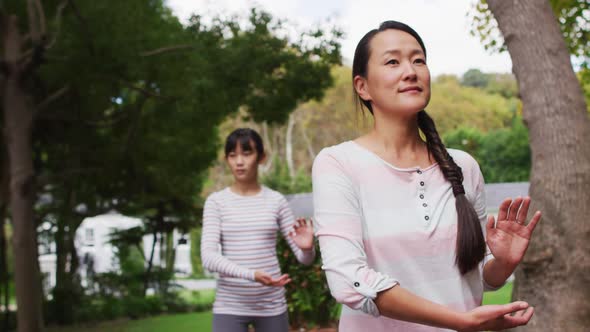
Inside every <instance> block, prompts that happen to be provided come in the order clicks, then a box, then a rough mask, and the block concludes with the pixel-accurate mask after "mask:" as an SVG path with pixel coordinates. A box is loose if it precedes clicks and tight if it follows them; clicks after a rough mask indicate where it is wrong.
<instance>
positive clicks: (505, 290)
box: [483, 282, 512, 304]
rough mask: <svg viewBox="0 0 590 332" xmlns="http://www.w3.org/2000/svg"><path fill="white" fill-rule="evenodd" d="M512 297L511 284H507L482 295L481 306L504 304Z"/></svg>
mask: <svg viewBox="0 0 590 332" xmlns="http://www.w3.org/2000/svg"><path fill="white" fill-rule="evenodd" d="M511 297H512V283H511V282H509V283H507V284H506V285H504V287H502V288H500V289H498V290H497V291H495V292H485V293H483V304H506V303H509V302H510V298H511Z"/></svg>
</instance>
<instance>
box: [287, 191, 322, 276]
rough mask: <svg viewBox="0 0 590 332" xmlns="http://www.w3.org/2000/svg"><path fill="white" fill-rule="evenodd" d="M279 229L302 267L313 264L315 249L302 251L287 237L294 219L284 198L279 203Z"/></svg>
mask: <svg viewBox="0 0 590 332" xmlns="http://www.w3.org/2000/svg"><path fill="white" fill-rule="evenodd" d="M278 224H279V228H280V230H281V234H282V235H283V237H284V238H285V241H287V244H288V245H289V247H290V248H291V251H293V254H295V257H296V258H297V260H298V261H299V262H300V263H301V264H304V265H310V264H311V263H313V260H314V258H315V249H314V248H313V247H312V249H311V250H308V251H303V250H301V248H299V247H298V246H297V245H296V244H295V242H293V240H292V239H291V237H290V236H289V232H291V230H293V226H294V225H295V218H294V216H293V211H291V208H290V207H289V203H288V202H287V200H286V199H285V197H281V199H280V201H279V218H278Z"/></svg>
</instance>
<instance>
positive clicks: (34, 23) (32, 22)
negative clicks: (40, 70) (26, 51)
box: [27, 0, 41, 45]
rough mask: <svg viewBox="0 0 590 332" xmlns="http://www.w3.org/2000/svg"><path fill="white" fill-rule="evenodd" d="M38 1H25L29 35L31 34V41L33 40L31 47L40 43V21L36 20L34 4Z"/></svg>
mask: <svg viewBox="0 0 590 332" xmlns="http://www.w3.org/2000/svg"><path fill="white" fill-rule="evenodd" d="M36 1H38V0H28V1H27V14H28V16H29V33H30V34H31V39H32V40H33V45H35V44H39V43H40V42H41V31H40V29H39V24H40V23H41V22H39V21H40V19H39V20H38V19H37V17H38V16H39V14H38V13H37V10H36V7H37V6H36V4H35V2H36Z"/></svg>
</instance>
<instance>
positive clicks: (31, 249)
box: [3, 15, 43, 332]
mask: <svg viewBox="0 0 590 332" xmlns="http://www.w3.org/2000/svg"><path fill="white" fill-rule="evenodd" d="M4 19H5V22H4V35H3V44H4V45H3V46H4V62H5V76H6V77H5V81H4V105H3V108H4V119H5V120H4V121H5V122H4V123H5V126H6V127H5V137H6V143H7V149H8V155H9V157H8V158H9V165H10V166H9V167H10V211H11V214H12V223H13V229H14V235H13V247H14V253H15V254H17V255H18V258H17V259H15V263H14V272H15V284H16V300H17V305H18V313H17V319H18V331H19V332H39V331H41V330H42V329H43V316H42V310H41V308H42V306H41V300H42V298H41V277H40V273H39V265H38V262H37V255H38V253H37V245H36V240H35V237H36V230H35V225H34V222H33V199H34V174H33V159H32V148H31V131H32V121H33V112H32V109H31V101H30V100H28V96H27V94H26V93H25V90H24V86H23V77H22V68H20V66H19V62H18V61H19V59H20V57H21V43H22V40H21V36H20V32H19V31H18V24H17V18H16V16H14V15H11V16H5V17H4Z"/></svg>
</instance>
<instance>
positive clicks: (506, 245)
mask: <svg viewBox="0 0 590 332" xmlns="http://www.w3.org/2000/svg"><path fill="white" fill-rule="evenodd" d="M530 204H531V198H530V197H525V198H520V197H517V198H516V199H515V200H514V201H513V200H512V199H511V198H507V199H505V200H504V201H503V202H502V204H500V210H499V212H498V222H497V223H495V222H494V217H493V216H488V223H487V225H486V242H487V244H488V247H489V248H490V250H491V252H492V254H493V255H494V258H495V259H496V261H498V263H501V264H503V265H504V266H506V267H509V268H511V269H514V268H516V266H517V265H518V264H519V263H520V262H521V261H522V258H523V257H524V254H525V253H526V250H527V248H528V246H529V241H530V239H531V235H532V233H533V230H535V226H537V223H538V222H539V220H540V219H541V212H540V211H537V212H535V214H534V215H533V217H532V218H531V220H530V221H529V222H528V223H527V222H526V217H527V213H528V211H529V205H530ZM494 224H495V227H494Z"/></svg>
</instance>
